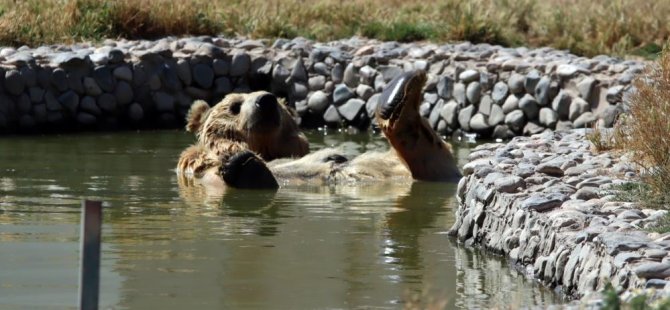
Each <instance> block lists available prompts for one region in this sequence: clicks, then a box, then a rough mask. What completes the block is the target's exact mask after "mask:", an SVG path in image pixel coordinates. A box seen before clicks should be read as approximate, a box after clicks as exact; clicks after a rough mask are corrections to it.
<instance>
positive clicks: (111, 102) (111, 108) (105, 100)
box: [98, 93, 116, 114]
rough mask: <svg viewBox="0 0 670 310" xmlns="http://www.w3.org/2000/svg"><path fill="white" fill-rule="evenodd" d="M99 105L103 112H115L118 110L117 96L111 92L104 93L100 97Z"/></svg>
mask: <svg viewBox="0 0 670 310" xmlns="http://www.w3.org/2000/svg"><path fill="white" fill-rule="evenodd" d="M98 106H99V107H100V109H101V110H102V111H103V112H106V113H110V114H113V113H115V112H116V97H114V95H112V94H110V93H104V94H102V95H100V97H98Z"/></svg>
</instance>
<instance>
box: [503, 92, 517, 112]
mask: <svg viewBox="0 0 670 310" xmlns="http://www.w3.org/2000/svg"><path fill="white" fill-rule="evenodd" d="M518 108H519V98H517V97H516V96H515V95H510V96H508V97H507V99H505V103H503V105H502V110H503V113H505V114H507V113H509V112H512V111H514V110H516V109H518Z"/></svg>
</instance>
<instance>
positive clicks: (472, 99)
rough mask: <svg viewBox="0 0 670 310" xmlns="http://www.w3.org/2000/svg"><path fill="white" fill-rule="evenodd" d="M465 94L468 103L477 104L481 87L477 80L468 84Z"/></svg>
mask: <svg viewBox="0 0 670 310" xmlns="http://www.w3.org/2000/svg"><path fill="white" fill-rule="evenodd" d="M465 96H466V97H467V99H468V102H469V103H470V104H474V105H477V104H479V100H480V99H481V96H482V87H481V85H480V84H479V82H472V83H470V84H468V87H467V90H466V91H465Z"/></svg>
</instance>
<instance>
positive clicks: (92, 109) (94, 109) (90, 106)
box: [79, 96, 102, 116]
mask: <svg viewBox="0 0 670 310" xmlns="http://www.w3.org/2000/svg"><path fill="white" fill-rule="evenodd" d="M79 109H80V110H81V111H84V112H86V113H90V114H93V115H95V116H100V115H102V110H100V108H99V107H98V105H97V104H96V103H95V98H93V97H91V96H86V97H84V98H82V99H81V102H80V104H79Z"/></svg>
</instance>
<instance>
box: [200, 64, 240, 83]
mask: <svg viewBox="0 0 670 310" xmlns="http://www.w3.org/2000/svg"><path fill="white" fill-rule="evenodd" d="M245 72H246V71H245ZM193 80H194V81H195V85H196V86H198V87H201V88H205V89H207V88H211V87H212V83H213V82H214V70H212V68H211V67H210V66H208V65H206V64H202V63H200V64H197V65H195V66H193Z"/></svg>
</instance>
